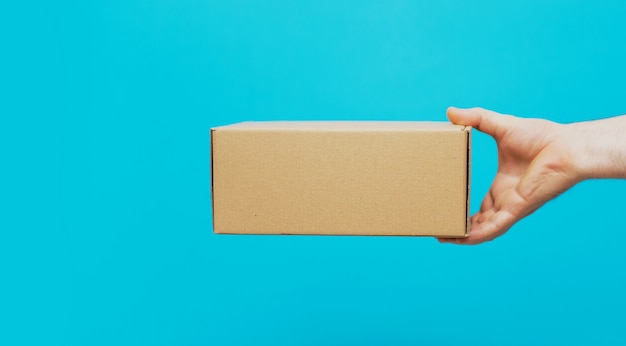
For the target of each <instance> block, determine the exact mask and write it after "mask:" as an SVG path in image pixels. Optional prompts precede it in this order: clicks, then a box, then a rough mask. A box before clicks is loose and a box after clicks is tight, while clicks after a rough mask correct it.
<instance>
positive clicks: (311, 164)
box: [211, 121, 471, 237]
mask: <svg viewBox="0 0 626 346" xmlns="http://www.w3.org/2000/svg"><path fill="white" fill-rule="evenodd" d="M470 140H471V128H469V127H466V126H459V125H453V124H449V123H443V122H384V121H379V122H374V121H371V122H367V121H358V122H357V121H355V122H347V121H342V122H340V121H334V122H333V121H326V122H322V121H319V122H315V121H313V122H305V121H301V122H244V123H239V124H234V125H228V126H221V127H216V128H213V129H211V168H212V169H211V173H212V194H213V226H214V231H215V233H240V234H245V233H247V234H337V235H411V236H438V237H464V236H466V235H467V231H468V216H469V215H468V211H469V182H470V179H469V178H470V147H471V144H470Z"/></svg>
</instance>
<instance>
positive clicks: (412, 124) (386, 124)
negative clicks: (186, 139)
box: [211, 120, 469, 132]
mask: <svg viewBox="0 0 626 346" xmlns="http://www.w3.org/2000/svg"><path fill="white" fill-rule="evenodd" d="M468 128H469V126H464V125H455V124H452V123H449V122H445V121H341V120H335V121H246V122H240V123H235V124H230V125H224V126H217V127H213V128H212V129H211V130H272V131H274V130H276V131H280V130H305V131H311V130H312V131H317V130H323V131H333V130H342V131H363V130H365V131H454V132H456V131H459V130H460V131H468Z"/></svg>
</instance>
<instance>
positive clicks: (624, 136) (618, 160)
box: [566, 115, 626, 179]
mask: <svg viewBox="0 0 626 346" xmlns="http://www.w3.org/2000/svg"><path fill="white" fill-rule="evenodd" d="M566 126H567V128H568V129H569V130H570V131H569V132H570V136H571V138H570V140H571V141H572V142H573V148H574V150H575V152H574V153H573V157H574V160H575V161H576V162H575V166H576V167H577V169H578V170H579V173H580V177H581V179H594V178H626V115H621V116H617V117H613V118H608V119H602V120H594V121H586V122H580V123H573V124H569V125H566Z"/></svg>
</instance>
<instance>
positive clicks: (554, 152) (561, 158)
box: [439, 107, 583, 244]
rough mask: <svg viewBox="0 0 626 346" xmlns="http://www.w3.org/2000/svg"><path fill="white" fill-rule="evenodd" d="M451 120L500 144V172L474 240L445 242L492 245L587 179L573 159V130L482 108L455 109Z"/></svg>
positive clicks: (476, 219)
mask: <svg viewBox="0 0 626 346" xmlns="http://www.w3.org/2000/svg"><path fill="white" fill-rule="evenodd" d="M447 115H448V118H449V119H450V121H451V122H452V123H455V124H460V125H469V126H472V127H474V128H476V129H478V130H479V131H481V132H484V133H486V134H488V135H490V136H491V137H493V138H494V139H495V141H496V144H497V146H498V172H497V174H496V176H495V178H494V180H493V183H492V185H491V188H490V189H489V192H488V193H487V195H486V196H485V198H484V200H483V202H482V204H481V206H480V211H479V212H478V213H476V214H475V215H473V216H472V218H471V229H470V233H469V236H468V237H467V238H461V239H450V238H440V239H439V241H441V242H449V243H457V244H479V243H482V242H486V241H489V240H493V239H494V238H496V237H498V236H500V235H502V234H503V233H505V232H506V231H507V230H508V229H509V228H511V226H512V225H513V224H515V223H516V222H517V221H519V220H520V219H522V218H524V217H526V216H528V215H529V214H531V213H532V212H534V211H535V210H537V208H539V207H540V206H542V205H543V204H545V203H546V202H547V201H549V200H551V199H553V198H555V197H557V196H558V195H559V194H561V193H563V192H564V191H566V190H567V189H569V188H570V187H572V186H573V185H574V184H576V183H577V182H578V181H580V180H582V178H583V176H582V175H581V171H580V170H579V169H578V168H579V167H578V166H577V165H576V160H575V157H574V156H575V151H574V147H575V143H576V135H575V133H574V132H573V131H572V128H571V126H568V125H562V124H557V123H554V122H551V121H548V120H543V119H525V118H518V117H514V116H510V115H503V114H499V113H496V112H492V111H489V110H485V109H482V108H471V109H459V108H454V107H450V108H448V111H447Z"/></svg>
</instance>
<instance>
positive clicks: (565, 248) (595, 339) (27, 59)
mask: <svg viewBox="0 0 626 346" xmlns="http://www.w3.org/2000/svg"><path fill="white" fill-rule="evenodd" d="M0 9H1V10H0V32H2V36H1V41H0V43H1V45H2V54H1V55H0V62H2V64H1V66H0V87H1V90H0V91H1V96H0V119H1V121H0V124H1V126H0V134H1V136H0V146H1V149H0V153H1V155H2V164H1V167H2V168H1V169H0V175H2V177H3V178H2V182H0V187H1V188H2V189H1V190H0V191H1V192H0V196H1V198H0V203H1V204H2V205H1V207H2V208H1V210H0V215H1V217H0V274H1V277H2V280H1V281H0V293H1V294H0V322H1V323H0V344H3V345H26V344H48V345H51V344H63V345H137V344H148V345H345V344H355V345H415V344H450V345H459V344H499V345H502V344H511V345H513V344H555V343H562V344H625V343H626V329H625V328H624V324H625V322H626V295H624V292H625V291H626V271H625V267H626V253H625V251H624V243H625V242H626V234H625V232H624V231H625V230H626V226H624V217H623V215H624V210H625V209H624V197H623V196H624V195H625V193H626V182H624V181H611V180H606V181H592V182H585V183H583V184H581V185H578V186H576V187H575V188H573V189H572V190H570V191H568V192H567V193H565V194H564V195H563V196H561V197H560V198H558V199H557V200H555V201H553V202H551V203H549V204H547V205H546V206H545V207H544V208H542V209H540V210H539V211H537V212H536V213H535V214H533V215H532V216H531V217H529V218H527V219H525V220H523V221H522V222H521V223H519V224H518V225H516V226H515V227H514V228H513V229H512V231H510V232H509V233H508V234H506V235H505V236H504V237H502V238H500V239H498V240H496V241H494V242H491V243H488V244H485V245H482V246H477V247H459V246H453V245H442V244H439V243H437V242H436V241H435V240H434V239H430V238H368V237H314V236H217V235H214V234H212V229H211V213H210V210H211V208H210V179H209V172H210V166H209V129H210V128H211V127H213V126H217V125H223V124H227V123H232V122H237V121H243V120H269V119H348V120H349V119H383V120H445V109H446V107H447V106H450V105H456V106H462V107H464V106H482V107H486V108H492V109H495V110H497V111H501V112H506V113H510V114H517V115H520V116H526V117H546V118H549V119H552V120H556V121H560V122H571V121H578V120H583V119H594V118H600V117H606V116H611V115H617V114H621V113H626V98H625V96H624V95H626V93H625V85H624V81H625V80H626V64H624V56H625V55H626V25H624V18H625V17H626V3H625V2H623V1H602V2H599V3H597V4H593V3H592V2H590V1H506V2H495V1H494V2H491V1H300V2H297V1H210V0H209V1H207V0H203V1H200V0H197V1H173V0H169V1H161V0H159V1H102V2H67V1H65V2H64V1H62V2H47V1H39V2H37V1H28V2H20V3H18V4H12V3H8V2H7V3H3V4H2V5H0ZM496 168H497V160H496V148H495V144H494V143H493V141H492V140H491V139H490V138H488V137H487V136H484V135H482V134H479V133H475V137H474V161H473V181H472V184H473V186H472V203H473V206H472V210H474V211H475V210H476V209H477V207H478V205H479V203H480V199H481V198H482V196H483V195H484V193H485V192H486V191H487V189H488V187H489V184H490V182H491V179H492V177H493V176H494V173H495V170H496Z"/></svg>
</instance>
